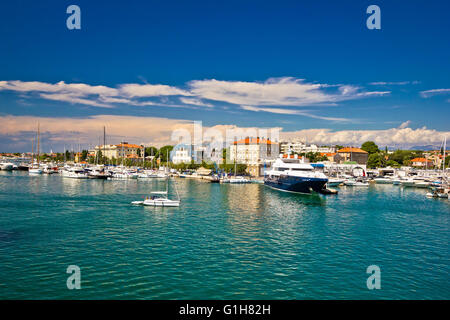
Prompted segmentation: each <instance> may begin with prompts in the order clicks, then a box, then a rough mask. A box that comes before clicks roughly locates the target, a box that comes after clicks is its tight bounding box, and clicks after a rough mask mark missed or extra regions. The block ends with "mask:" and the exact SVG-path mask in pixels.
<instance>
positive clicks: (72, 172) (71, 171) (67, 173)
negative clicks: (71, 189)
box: [62, 167, 89, 179]
mask: <svg viewBox="0 0 450 320" xmlns="http://www.w3.org/2000/svg"><path fill="white" fill-rule="evenodd" d="M62 176H63V177H66V178H72V179H88V178H89V175H88V173H87V172H85V171H84V169H83V168H81V167H66V168H64V170H63V171H62Z"/></svg>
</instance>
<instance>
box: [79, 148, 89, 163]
mask: <svg viewBox="0 0 450 320" xmlns="http://www.w3.org/2000/svg"><path fill="white" fill-rule="evenodd" d="M88 153H89V151H87V150H83V151H81V161H86V159H87V156H88Z"/></svg>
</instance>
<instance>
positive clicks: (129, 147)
mask: <svg viewBox="0 0 450 320" xmlns="http://www.w3.org/2000/svg"><path fill="white" fill-rule="evenodd" d="M139 149H143V147H142V146H139V145H137V144H129V143H128V142H122V143H120V144H107V145H101V146H96V147H95V156H97V154H98V152H99V151H101V152H102V155H103V156H104V157H106V158H108V159H113V158H114V159H119V158H130V157H136V156H137V155H138V150H139Z"/></svg>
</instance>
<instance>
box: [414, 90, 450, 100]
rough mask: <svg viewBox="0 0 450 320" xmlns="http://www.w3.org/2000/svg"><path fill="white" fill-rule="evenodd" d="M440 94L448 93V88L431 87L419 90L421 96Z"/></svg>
mask: <svg viewBox="0 0 450 320" xmlns="http://www.w3.org/2000/svg"><path fill="white" fill-rule="evenodd" d="M442 94H450V89H431V90H425V91H421V92H420V95H421V96H422V97H423V98H429V97H432V96H436V95H442Z"/></svg>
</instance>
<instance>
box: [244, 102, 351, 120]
mask: <svg viewBox="0 0 450 320" xmlns="http://www.w3.org/2000/svg"><path fill="white" fill-rule="evenodd" d="M241 109H243V110H247V111H255V112H269V113H276V114H290V115H300V116H305V117H310V118H315V119H322V120H330V121H350V119H346V118H333V117H325V116H320V115H315V114H311V113H309V112H306V111H304V110H301V111H300V110H292V109H282V108H267V107H262V108H261V107H253V106H241Z"/></svg>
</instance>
